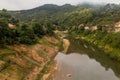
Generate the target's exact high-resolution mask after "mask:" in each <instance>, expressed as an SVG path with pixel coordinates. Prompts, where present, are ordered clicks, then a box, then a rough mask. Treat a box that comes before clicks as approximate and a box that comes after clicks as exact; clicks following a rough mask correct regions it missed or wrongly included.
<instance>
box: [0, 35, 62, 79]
mask: <svg viewBox="0 0 120 80" xmlns="http://www.w3.org/2000/svg"><path fill="white" fill-rule="evenodd" d="M59 44H60V41H59V40H58V39H56V38H54V37H43V38H42V39H40V40H39V43H38V44H35V45H23V44H20V45H12V46H5V48H2V49H0V80H36V79H38V76H39V74H41V71H42V70H43V69H44V67H45V66H46V65H47V63H48V62H49V61H50V60H51V59H52V58H53V57H54V56H55V55H56V54H57V52H58V50H59Z"/></svg>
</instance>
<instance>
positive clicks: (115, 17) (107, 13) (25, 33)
mask: <svg viewBox="0 0 120 80" xmlns="http://www.w3.org/2000/svg"><path fill="white" fill-rule="evenodd" d="M9 13H10V14H11V15H12V17H11V16H10V15H9V14H8V13H7V11H6V10H2V11H0V15H1V17H0V26H1V27H0V36H1V37H0V43H1V44H14V43H25V44H32V43H35V42H37V39H38V38H41V37H42V36H44V35H53V30H54V29H59V30H69V32H70V33H74V34H77V35H81V36H84V37H86V39H87V40H88V41H90V42H93V43H95V44H98V45H101V46H104V47H106V46H107V47H108V46H109V47H110V48H114V49H120V46H119V44H120V33H119V32H118V33H114V32H110V33H108V31H107V30H104V31H103V30H102V27H105V26H107V27H114V25H115V23H117V22H119V21H120V15H119V14H120V5H116V4H107V5H90V4H82V5H77V6H72V5H70V4H66V5H63V6H57V5H52V4H46V5H43V6H40V7H37V8H34V9H30V10H22V11H9ZM18 15H19V17H18ZM13 17H14V18H13ZM16 19H17V20H16ZM8 23H11V24H13V25H15V28H10V27H8ZM23 23H27V24H23ZM28 25H29V26H28ZM85 26H89V27H91V26H97V27H98V30H96V31H90V30H85V29H84V27H85Z"/></svg>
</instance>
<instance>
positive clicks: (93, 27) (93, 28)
mask: <svg viewBox="0 0 120 80" xmlns="http://www.w3.org/2000/svg"><path fill="white" fill-rule="evenodd" d="M97 29H98V27H97V26H91V27H90V30H92V31H95V30H97Z"/></svg>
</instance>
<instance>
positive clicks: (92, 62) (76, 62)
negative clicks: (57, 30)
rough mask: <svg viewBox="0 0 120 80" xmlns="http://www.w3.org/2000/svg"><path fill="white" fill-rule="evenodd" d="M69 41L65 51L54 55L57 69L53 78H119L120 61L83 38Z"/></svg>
mask: <svg viewBox="0 0 120 80" xmlns="http://www.w3.org/2000/svg"><path fill="white" fill-rule="evenodd" d="M69 41H70V47H69V49H68V51H67V53H66V54H64V53H62V52H59V53H58V55H57V56H56V57H55V61H56V62H57V68H58V69H57V71H56V73H55V78H54V80H120V63H118V62H116V61H114V60H111V59H110V58H109V57H108V56H106V55H105V52H103V51H102V50H101V49H99V48H97V47H95V46H94V45H91V44H89V43H87V42H86V41H84V40H78V39H73V38H69Z"/></svg>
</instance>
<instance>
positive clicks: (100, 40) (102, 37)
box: [70, 31, 120, 61]
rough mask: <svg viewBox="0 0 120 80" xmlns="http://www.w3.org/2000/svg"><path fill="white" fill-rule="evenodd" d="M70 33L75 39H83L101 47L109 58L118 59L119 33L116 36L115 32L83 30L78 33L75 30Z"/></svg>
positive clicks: (119, 53) (119, 57)
mask: <svg viewBox="0 0 120 80" xmlns="http://www.w3.org/2000/svg"><path fill="white" fill-rule="evenodd" d="M70 34H71V35H72V36H74V37H75V38H77V39H83V40H85V41H87V42H89V43H91V44H94V45H96V46H97V47H99V48H101V49H102V50H103V51H104V52H105V53H106V55H107V56H109V57H110V58H111V59H113V60H116V61H120V49H119V43H118V42H119V40H118V39H119V33H118V36H116V34H117V33H104V32H91V33H90V31H85V32H83V33H80V34H78V33H76V32H71V33H70ZM114 35H115V36H114ZM111 37H112V38H111ZM114 38H116V39H114ZM113 40H114V41H113ZM109 43H110V44H109ZM117 43H118V44H117ZM113 46H115V47H113ZM117 46H118V47H117Z"/></svg>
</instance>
